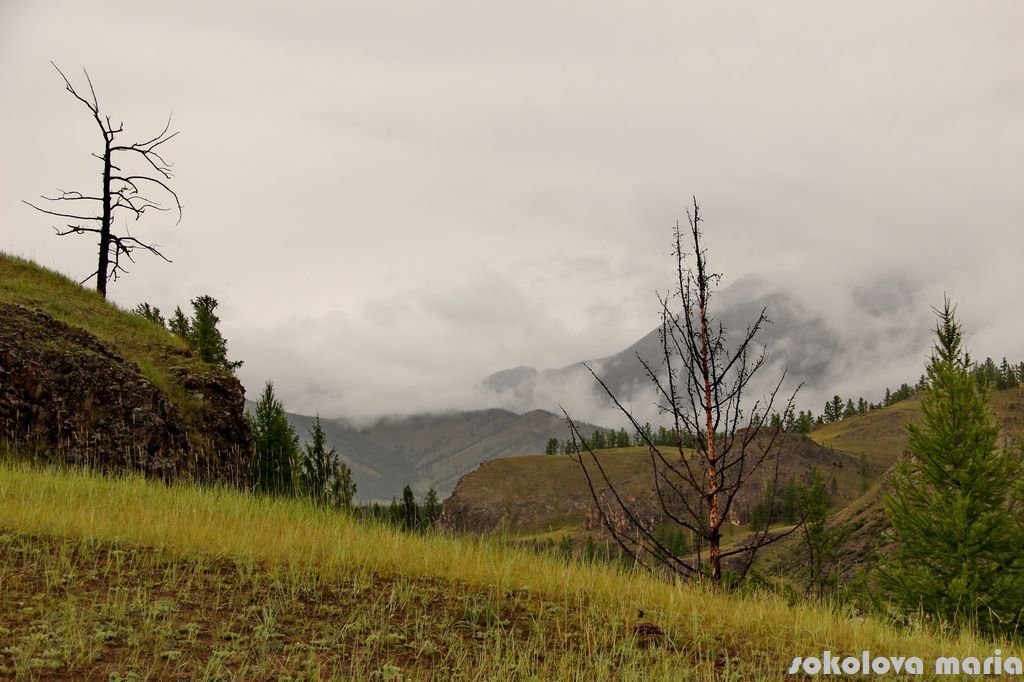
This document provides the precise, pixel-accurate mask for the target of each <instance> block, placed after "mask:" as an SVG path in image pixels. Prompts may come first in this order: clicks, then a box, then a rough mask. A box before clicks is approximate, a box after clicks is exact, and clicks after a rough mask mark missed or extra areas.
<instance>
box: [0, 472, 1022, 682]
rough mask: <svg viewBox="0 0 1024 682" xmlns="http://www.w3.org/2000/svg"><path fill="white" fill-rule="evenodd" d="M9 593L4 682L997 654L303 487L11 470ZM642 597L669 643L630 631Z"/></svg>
mask: <svg viewBox="0 0 1024 682" xmlns="http://www.w3.org/2000/svg"><path fill="white" fill-rule="evenodd" d="M0 603H2V604H4V605H6V606H8V608H4V609H0V675H4V674H8V675H10V674H14V675H17V676H24V677H30V676H53V677H61V678H75V679H80V678H83V677H90V678H100V677H102V678H108V677H109V678H110V679H125V678H126V677H128V676H132V675H134V676H140V677H160V678H164V677H179V678H197V677H206V678H224V677H235V678H242V679H268V678H295V677H303V678H310V677H319V678H342V679H518V678H530V679H587V680H589V679H612V678H617V679H645V680H647V679H671V680H711V679H717V680H775V679H783V678H785V677H786V675H785V670H786V668H787V667H788V665H789V662H790V660H791V659H792V657H793V656H795V655H811V654H814V653H818V654H820V652H821V651H822V650H823V649H830V650H831V651H834V652H845V653H859V652H860V651H862V650H865V649H867V650H870V651H872V652H873V653H882V654H886V655H887V654H893V655H898V654H904V655H917V656H921V657H923V658H925V660H926V661H927V660H929V659H931V658H934V657H935V656H938V655H940V654H941V655H960V656H965V655H969V654H981V655H987V653H988V652H990V651H991V649H992V646H993V645H992V643H989V642H984V641H979V640H976V639H974V638H973V637H972V636H970V635H950V634H948V633H947V634H936V633H932V632H929V631H927V630H915V631H901V630H898V629H895V628H893V627H891V626H889V625H886V624H884V623H881V622H878V621H875V620H871V619H863V618H849V617H847V616H845V615H842V614H837V613H834V612H832V611H831V610H829V609H827V608H824V607H820V606H805V605H800V604H796V605H794V604H791V603H788V602H787V601H785V600H783V599H780V598H777V597H774V596H770V595H766V594H756V595H751V594H748V595H737V596H729V595H722V594H714V593H711V592H708V591H705V590H704V589H701V588H699V587H695V586H691V585H671V584H667V583H664V582H660V581H658V580H655V579H653V578H652V577H650V576H649V575H647V574H645V573H639V572H633V571H627V570H621V569H614V568H610V567H608V566H600V565H591V564H588V563H581V562H566V561H564V560H559V559H556V558H553V557H547V556H538V555H534V554H531V553H528V552H526V551H523V550H517V549H513V548H509V547H507V546H503V545H501V544H500V543H498V542H493V541H487V540H472V539H457V538H454V537H451V536H448V535H430V536H410V535H405V534H403V533H401V532H398V531H396V530H393V529H390V528H384V527H378V526H372V525H363V524H359V523H356V522H353V521H351V520H349V519H348V518H347V517H345V516H343V515H339V514H337V513H331V512H326V511H322V510H318V509H316V508H313V507H310V506H307V505H306V504H303V503H301V502H297V501H293V500H274V499H265V498H259V497H252V496H245V495H242V494H238V493H235V492H231V491H228V490H224V489H202V488H197V487H191V486H186V485H179V486H173V487H168V486H165V485H162V484H159V483H152V482H148V481H145V480H142V479H140V478H136V477H123V478H119V479H116V480H111V479H105V478H101V477H97V476H94V475H91V474H85V473H77V472H58V471H39V470H33V469H29V468H25V467H20V466H11V465H8V464H0ZM638 608H642V609H643V610H644V611H645V612H646V614H645V616H644V618H645V620H651V621H654V622H656V623H657V624H658V625H659V626H660V627H662V628H663V629H664V632H665V635H666V638H667V639H666V641H665V642H664V643H662V644H661V645H657V646H649V647H644V646H642V644H643V640H638V638H637V636H635V635H634V634H633V632H632V626H633V625H634V624H636V620H637V615H636V611H637V609H638ZM1002 651H1003V656H1004V657H1005V656H1008V655H1011V651H1015V650H1013V649H1012V648H1011V647H1009V646H1005V645H1004V646H1003V647H1002Z"/></svg>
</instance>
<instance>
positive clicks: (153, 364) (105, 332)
mask: <svg viewBox="0 0 1024 682" xmlns="http://www.w3.org/2000/svg"><path fill="white" fill-rule="evenodd" d="M0 302H2V303H10V304H13V305H20V306H23V307H25V308H29V309H32V310H40V311H42V312H44V313H46V314H47V315H49V316H50V317H53V318H54V319H56V320H59V321H61V322H64V323H66V324H68V325H70V326H72V327H80V328H82V329H84V330H86V331H87V332H89V333H91V334H93V335H94V336H96V337H97V338H98V339H99V340H100V341H101V342H102V343H103V344H104V345H105V346H107V347H108V348H110V349H111V350H113V351H114V352H116V353H117V354H119V355H121V356H122V357H124V358H125V359H127V360H130V361H132V362H134V363H135V364H136V365H138V367H139V369H140V370H141V372H142V373H143V375H144V376H145V377H146V378H147V379H149V380H150V381H152V382H153V383H154V384H156V385H157V386H158V387H159V388H160V389H161V390H162V391H163V392H164V394H165V395H166V396H167V397H168V398H169V399H170V400H171V401H172V402H173V403H175V405H177V407H178V408H179V409H181V410H182V412H183V413H184V414H188V413H189V412H190V408H191V403H190V398H189V396H188V394H187V392H186V391H184V390H183V389H182V388H181V387H180V386H178V384H177V382H176V379H175V375H174V373H173V372H172V370H174V369H185V370H187V371H188V372H189V373H190V374H198V373H201V372H208V371H212V369H213V368H210V367H209V366H208V365H206V363H204V362H202V361H201V360H199V359H197V358H194V357H189V356H188V355H187V354H186V353H185V343H184V342H183V341H182V340H181V339H179V338H177V337H176V336H174V335H173V334H171V333H170V332H168V331H166V330H165V329H161V328H160V327H159V326H158V325H155V324H153V323H152V322H149V321H148V320H145V319H143V318H142V317H139V316H138V315H134V314H132V313H130V312H128V311H125V310H122V309H121V308H119V307H118V306H116V305H114V304H113V303H110V302H109V301H105V300H104V299H103V298H102V297H101V296H100V295H99V294H98V293H97V292H95V291H93V290H91V289H86V288H84V287H83V286H82V285H80V284H78V283H77V282H74V281H72V280H70V279H68V278H67V277H65V276H64V275H61V274H59V273H56V272H53V271H52V270H47V269H46V268H43V267H41V266H39V265H36V264H35V263H32V262H30V261H27V260H24V259H21V258H16V257H14V256H9V255H7V254H4V253H0Z"/></svg>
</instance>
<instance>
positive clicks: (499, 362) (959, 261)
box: [0, 0, 1024, 416]
mask: <svg viewBox="0 0 1024 682" xmlns="http://www.w3.org/2000/svg"><path fill="white" fill-rule="evenodd" d="M104 7H105V8H106V9H103V8H104ZM1022 25H1024V5H1022V4H1021V3H1019V2H960V3H947V2H928V3H920V2H913V3H910V2H908V3H892V2H877V3H856V4H851V3H825V2H804V3H763V2H750V3H742V2H730V3H710V2H700V3H697V2H679V1H678V0H674V1H672V2H650V3H598V2H592V1H590V2H582V1H581V2H551V1H550V0H548V1H545V2H514V3H511V2H509V3H495V2H479V1H475V2H468V1H467V2H450V1H447V0H435V1H434V2H429V3H428V2H396V3H384V2H361V3H356V2H343V1H338V0H331V1H324V2H291V3H277V2H238V3H229V2H199V1H181V2H173V3H150V2H138V3H130V4H128V5H125V4H124V3H82V2H29V1H28V0H0V85H2V92H3V100H4V106H3V107H0V148H2V150H3V160H2V162H0V173H2V175H0V249H2V250H4V251H7V252H10V253H15V254H18V255H22V256H26V257H29V258H32V259H35V260H37V261H39V262H41V263H44V264H46V265H48V266H50V267H53V268H56V269H58V270H60V271H62V272H65V273H68V274H69V275H71V276H74V277H76V278H79V279H81V278H82V277H85V276H86V275H88V273H90V272H92V271H93V269H94V268H95V257H96V256H95V246H94V244H93V243H92V241H91V240H90V239H88V238H85V237H77V238H76V237H65V238H58V237H56V236H54V234H53V231H52V229H51V228H50V224H51V223H50V221H49V220H48V219H47V217H46V216H43V215H40V214H37V213H35V212H33V211H32V210H31V209H30V208H28V207H27V206H25V205H24V204H22V203H20V200H22V199H32V198H34V197H37V196H38V195H39V194H42V193H49V192H52V191H53V190H54V189H55V188H58V187H59V188H62V189H80V190H83V191H87V190H95V188H97V187H98V181H99V175H98V173H99V168H98V166H97V162H96V161H95V159H92V158H91V157H90V156H89V154H90V152H93V151H97V150H98V145H99V143H100V137H99V134H98V131H97V129H96V127H95V123H94V122H93V121H92V120H91V119H90V117H89V112H88V111H87V110H86V109H85V108H84V106H82V105H81V103H79V102H77V101H75V100H74V99H72V98H71V96H70V95H68V93H66V92H65V91H64V90H63V84H62V82H61V80H60V78H59V76H58V74H57V73H56V72H55V71H54V70H53V68H52V67H51V66H50V63H49V62H50V61H51V60H53V61H54V62H56V63H57V64H58V65H59V66H60V67H61V68H62V69H64V71H65V72H66V73H67V74H68V75H69V76H70V77H71V78H72V80H73V82H75V83H76V84H78V85H80V86H83V87H84V80H83V77H82V69H83V68H86V69H88V71H89V73H90V75H91V76H92V80H93V83H94V84H95V87H96V91H97V93H98V95H99V99H100V104H101V107H102V108H103V109H104V110H105V111H106V112H107V113H109V114H110V115H111V116H112V117H113V119H114V120H115V122H116V121H121V120H123V121H124V123H125V135H126V136H127V137H126V139H127V138H128V137H136V136H137V137H138V138H147V137H150V136H152V135H154V134H155V133H156V132H159V130H160V128H161V127H162V126H163V124H164V122H165V120H166V117H167V115H168V114H169V113H171V112H173V126H174V128H176V129H179V130H180V131H181V134H180V135H179V136H178V137H177V138H175V139H174V140H173V141H172V142H170V143H168V144H167V145H166V155H167V158H168V159H169V160H171V161H173V163H174V164H175V172H176V177H175V179H174V187H175V188H176V189H177V191H178V193H179V194H180V196H181V198H182V203H183V204H184V216H183V219H182V220H181V222H180V224H175V223H174V221H173V220H166V219H163V218H162V217H152V218H151V217H149V216H147V218H146V219H145V220H144V221H142V222H140V223H138V225H137V226H135V227H134V228H133V229H134V231H135V232H136V233H137V234H138V236H140V237H143V236H144V237H147V238H150V239H152V240H153V241H155V242H158V243H159V244H160V245H162V246H163V247H164V251H165V253H166V254H167V255H168V256H169V257H170V258H171V259H172V260H173V261H174V263H173V264H166V263H163V262H161V261H158V260H155V259H153V258H146V257H141V258H140V262H139V263H138V265H137V266H135V267H134V268H132V269H131V273H130V274H129V275H128V276H126V277H124V278H122V279H121V280H119V281H117V282H116V283H112V284H111V287H110V298H111V299H112V300H114V301H116V302H118V303H119V304H122V305H124V306H129V307H130V306H132V305H134V304H135V303H137V302H139V301H143V300H145V301H150V302H152V303H154V304H156V305H158V306H159V307H160V308H162V309H163V310H164V311H165V312H166V311H169V310H173V308H174V306H175V305H176V304H187V301H188V299H189V298H191V297H194V296H196V295H197V294H201V293H209V294H211V295H213V296H214V297H216V298H217V299H218V300H219V301H220V304H221V308H220V309H219V311H220V313H221V316H222V319H223V322H222V327H223V331H224V332H225V334H226V336H227V338H228V342H229V351H230V356H231V357H232V358H235V359H241V360H244V361H245V365H244V366H243V367H242V368H241V370H240V371H239V377H240V378H241V379H242V381H243V383H244V384H245V385H246V387H247V389H248V391H249V394H250V396H253V395H255V394H256V393H258V391H259V389H260V388H261V386H262V383H263V381H264V380H265V379H267V378H273V379H274V381H275V385H276V386H277V388H278V391H279V393H280V394H281V395H282V396H283V397H284V400H285V403H286V406H287V407H288V408H289V409H292V410H294V411H302V412H312V411H317V410H318V411H319V412H320V413H322V414H324V415H325V416H326V415H331V416H334V415H341V414H345V415H350V416H367V415H372V414H376V413H383V412H390V413H403V412H412V411H418V410H425V409H444V408H449V407H463V408H464V407H474V406H476V407H486V406H487V405H482V404H479V402H480V398H479V397H478V394H477V392H476V387H477V385H478V383H479V381H480V380H481V379H483V378H484V377H485V376H487V375H488V374H490V373H492V372H494V371H497V370H500V369H505V368H509V367H514V366H516V365H532V366H536V367H541V368H544V367H559V366H562V365H566V364H569V363H571V362H574V361H578V360H582V359H586V358H592V357H601V356H604V355H608V354H611V353H614V352H617V351H619V350H621V349H623V348H625V347H626V346H628V345H629V344H630V343H632V342H633V341H635V340H636V339H637V338H639V337H640V336H642V335H643V334H645V333H647V332H648V331H650V329H651V328H653V327H654V326H655V324H656V322H657V318H656V315H657V304H656V300H655V298H654V292H655V290H658V289H664V288H666V287H668V286H669V285H670V277H671V270H672V261H671V259H670V258H669V257H668V251H669V242H670V237H671V226H672V224H673V222H674V221H675V220H676V219H677V218H681V217H684V216H685V214H684V211H685V208H686V205H687V203H688V201H689V197H690V196H691V195H696V196H697V197H698V199H699V201H700V202H701V204H702V206H703V209H704V214H705V218H706V220H707V222H706V231H707V244H708V246H709V249H710V255H711V259H712V261H713V264H714V265H715V267H716V269H717V270H719V271H721V272H723V273H724V274H725V281H724V283H725V284H728V283H729V282H730V281H735V280H737V279H739V278H740V277H743V276H744V275H749V274H756V275H759V276H761V277H763V278H765V279H767V280H769V281H770V282H773V283H775V284H777V285H778V286H780V287H782V288H784V289H786V290H789V291H792V292H793V293H794V294H795V295H797V296H798V297H800V298H801V299H803V300H804V301H805V302H806V303H807V304H808V306H810V307H811V308H812V309H814V310H817V311H820V312H821V313H822V314H823V315H824V316H825V317H826V319H828V321H829V323H830V324H831V325H833V326H834V327H835V328H836V329H838V330H844V329H861V328H863V327H862V324H861V322H862V320H861V317H862V316H864V315H866V314H868V313H866V312H865V310H864V306H863V303H864V299H865V296H866V297H868V298H870V299H871V305H875V307H878V308H879V309H880V310H882V311H885V310H886V305H885V304H886V303H887V301H889V300H890V297H891V300H893V301H896V302H899V305H898V306H895V307H894V308H893V310H897V311H899V312H898V315H900V316H901V317H902V318H905V319H901V323H904V324H906V325H909V326H918V327H922V326H929V325H930V324H931V320H930V319H929V314H930V313H929V310H928V306H929V305H931V304H938V303H939V302H940V301H941V297H942V292H943V291H947V292H949V293H950V295H952V296H953V297H954V299H955V300H957V301H958V302H959V304H960V312H961V317H962V319H963V320H964V322H965V323H966V324H967V326H968V332H969V337H968V338H969V342H970V345H971V347H972V348H973V349H974V350H975V352H976V353H979V354H981V355H982V356H984V355H986V354H991V355H996V356H1002V355H1009V356H1010V357H1011V359H1018V360H1020V359H1024V344H1022V343H1021V338H1022V333H1024V304H1022V302H1021V296H1020V283H1021V276H1020V272H1021V266H1020V263H1021V261H1022V246H1024V237H1022V236H1021V235H1022V231H1021V229H1020V227H1021V218H1022V217H1024V191H1022V188H1021V182H1022V179H1024V172H1022V169H1021V164H1022V160H1024V70H1022V69H1021V65H1022V63H1024V47H1022V42H1021V40H1020V29H1021V26H1022ZM854 292H858V293H857V294H856V295H854ZM858 302H859V303H860V304H861V305H858ZM908 302H909V305H907V303H908ZM871 305H869V306H867V307H869V308H870V307H871ZM924 350H925V349H922V354H923V352H924ZM921 362H923V356H921V355H919V356H917V357H912V358H909V359H908V360H907V363H908V364H907V366H906V374H905V375H903V376H894V377H892V382H893V383H898V382H899V381H902V380H904V379H908V378H913V377H916V376H917V374H919V373H920V368H921ZM870 370H871V368H870V367H865V368H864V371H865V372H869V371H870ZM841 388H842V387H837V390H838V389H841Z"/></svg>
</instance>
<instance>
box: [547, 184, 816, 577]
mask: <svg viewBox="0 0 1024 682" xmlns="http://www.w3.org/2000/svg"><path fill="white" fill-rule="evenodd" d="M687 217H688V222H689V228H690V229H689V230H688V237H689V239H690V240H691V242H692V248H693V257H694V259H695V266H694V267H693V268H690V267H687V265H686V262H685V261H686V258H685V254H684V251H683V232H682V231H681V230H680V228H679V225H678V224H677V225H676V229H675V233H674V237H675V257H676V274H677V282H676V287H675V291H674V292H673V293H672V294H671V295H665V296H661V297H659V299H660V302H661V308H662V314H661V330H660V334H659V335H660V340H661V351H662V352H661V358H660V360H661V362H660V363H652V362H651V361H649V360H647V359H645V358H642V357H639V356H638V359H639V361H640V363H641V364H642V366H643V367H644V370H645V372H646V373H647V376H648V379H650V380H651V382H652V384H653V386H654V388H655V391H656V393H657V395H658V398H659V403H658V407H659V410H660V411H661V413H662V414H663V415H665V416H667V417H668V418H669V419H670V420H671V421H672V423H673V425H674V429H675V434H676V438H677V443H676V447H675V448H673V449H674V452H673V453H666V452H664V451H663V450H666V449H667V448H663V447H662V448H659V447H658V446H656V445H655V443H654V442H652V439H651V437H650V435H649V434H648V433H647V432H646V431H645V430H644V429H643V428H641V426H640V423H639V422H638V420H637V419H635V418H634V417H633V415H632V414H631V413H630V412H629V410H627V409H626V408H625V407H623V405H622V403H621V402H620V401H619V400H618V398H617V397H616V396H615V395H614V393H613V392H612V391H611V389H609V387H608V386H607V384H606V383H605V382H604V381H603V380H602V379H601V378H600V377H599V376H598V375H597V373H596V372H595V371H594V369H593V368H591V367H589V366H588V367H587V368H588V369H589V370H590V372H591V374H593V376H594V378H595V379H596V380H597V382H598V383H599V384H600V385H601V387H602V388H603V389H604V391H605V392H606V394H607V395H608V397H609V398H610V399H611V400H612V401H613V402H614V404H615V405H616V406H617V407H618V408H619V410H620V411H621V412H622V414H623V415H624V416H625V417H626V418H627V419H628V421H629V422H630V423H631V424H632V426H633V427H634V428H635V429H636V430H637V433H639V434H640V437H641V440H642V442H643V444H644V445H645V446H646V448H647V450H648V452H649V463H650V468H651V473H652V475H653V481H654V491H653V493H654V497H655V499H656V500H657V502H658V505H659V506H660V512H661V514H662V516H663V517H664V519H666V520H667V521H668V522H670V523H673V524H675V525H677V526H680V527H682V528H685V529H687V530H688V531H689V532H691V533H693V534H694V536H695V537H696V538H697V547H696V552H695V554H694V555H692V556H679V555H677V554H676V553H675V552H674V551H673V550H672V549H671V548H670V547H668V546H667V545H666V544H665V543H664V542H662V541H661V540H660V539H659V537H657V535H656V534H655V532H654V531H655V529H654V528H653V525H654V524H652V523H650V522H649V521H645V519H644V518H643V517H642V514H640V513H639V511H638V510H637V509H635V508H633V507H632V505H631V504H630V503H627V502H626V501H625V500H624V498H623V496H621V495H620V494H619V492H618V491H617V490H616V489H615V486H614V485H612V483H611V481H610V479H609V477H608V474H607V472H606V470H605V468H604V466H603V465H602V463H601V461H600V459H598V457H597V456H596V455H595V453H594V451H593V450H592V449H591V447H590V446H589V445H588V443H587V441H586V439H585V438H583V436H582V434H581V433H580V432H579V430H578V429H577V427H576V424H575V422H574V421H573V420H572V418H571V417H570V416H569V415H568V413H566V420H567V422H568V424H569V428H570V432H571V434H572V441H573V444H574V448H573V449H574V457H575V459H576V461H577V463H578V464H579V465H580V466H581V467H582V469H583V473H584V475H585V478H586V480H587V483H588V486H589V488H590V492H591V496H592V498H593V500H594V504H595V507H596V508H597V511H598V515H599V517H600V518H601V519H602V522H603V523H604V525H605V527H606V529H607V530H608V531H609V532H610V533H611V535H612V537H613V538H614V540H615V541H616V542H617V543H618V545H619V546H620V547H621V548H622V549H623V550H624V551H625V552H626V553H627V554H629V555H630V556H632V557H633V558H634V559H635V560H636V561H637V562H638V563H640V564H642V565H644V566H648V567H652V568H653V567H655V566H660V567H662V568H664V569H667V570H669V571H670V572H672V573H674V574H677V575H681V576H690V577H697V576H706V577H707V578H709V579H710V581H711V582H712V584H714V585H719V584H720V583H721V582H722V577H723V574H722V562H723V560H724V559H726V558H728V557H733V556H737V555H742V558H743V560H744V561H745V564H744V566H745V568H744V572H745V570H746V568H749V566H750V563H751V562H752V561H753V558H754V555H755V554H756V552H757V550H758V549H760V548H761V547H763V546H764V545H766V544H769V543H770V542H774V541H776V540H778V539H780V538H782V537H785V536H786V535H788V534H789V533H791V532H793V530H788V531H783V532H776V533H773V532H771V531H770V530H769V529H764V530H757V531H756V532H755V533H754V534H753V535H752V536H751V537H750V538H749V539H748V540H747V541H746V542H744V543H743V544H742V545H740V546H739V547H738V548H733V549H730V550H728V551H726V552H723V551H722V546H721V544H722V543H721V541H722V525H723V524H724V523H726V522H727V520H728V519H729V517H730V513H731V512H734V510H733V505H734V503H735V500H736V497H737V495H738V494H739V493H740V491H741V490H743V489H744V488H745V487H746V486H747V484H748V483H749V482H750V481H751V480H752V478H753V477H755V476H760V477H761V478H762V479H764V478H768V480H772V481H774V480H776V479H777V478H778V454H779V443H780V432H781V430H782V427H781V420H779V425H775V426H773V425H771V422H770V419H769V418H770V415H771V413H772V410H773V408H774V406H775V405H776V403H777V398H778V395H779V392H780V389H781V387H782V382H783V380H784V378H785V372H783V374H782V377H780V378H779V380H778V382H777V383H776V384H775V385H774V388H773V389H772V390H771V391H769V393H768V395H767V396H765V397H763V398H761V399H758V400H754V401H753V402H751V401H750V400H749V398H747V396H746V389H747V387H748V384H749V383H750V381H751V379H752V378H753V376H754V375H755V373H756V372H757V371H758V370H759V369H761V368H762V367H763V366H764V363H765V361H766V360H767V350H766V349H762V350H761V351H760V353H758V354H757V355H756V356H755V357H753V358H752V357H751V355H750V352H751V351H752V350H754V345H753V344H754V341H755V337H756V336H757V334H758V332H759V331H760V329H761V328H762V327H763V325H765V324H767V323H769V320H768V317H767V311H766V310H762V311H761V313H760V315H759V316H758V317H757V319H756V320H754V322H753V323H752V324H750V325H749V326H748V327H747V329H746V332H745V333H744V334H743V335H742V336H741V337H740V340H739V341H738V343H737V344H736V345H735V346H734V347H733V348H732V349H731V350H729V346H728V344H727V342H726V341H727V339H726V330H725V329H724V328H723V327H722V325H721V324H718V325H717V326H716V325H715V324H714V318H713V317H712V315H711V312H710V303H711V299H712V295H713V290H714V288H715V287H716V286H717V284H718V282H719V281H720V279H721V277H720V275H718V274H715V273H711V272H709V271H708V266H707V253H706V250H705V249H704V247H703V245H702V241H701V240H702V236H703V235H702V232H701V229H700V223H701V222H702V218H701V216H700V207H699V206H698V205H697V202H696V199H695V200H694V203H693V210H692V213H690V212H688V213H687ZM677 302H678V303H677ZM676 305H679V306H680V307H681V308H682V311H681V312H675V311H674V307H675V306H676ZM795 395H796V391H794V392H793V394H791V395H790V396H789V398H788V400H787V401H786V404H785V406H784V409H783V410H782V414H787V413H788V412H789V411H790V409H791V408H792V405H793V400H794V398H795ZM691 444H692V447H691ZM769 463H771V464H773V465H774V466H766V465H769ZM613 517H614V519H617V520H621V519H625V520H626V524H625V526H627V529H626V530H625V531H624V530H623V523H621V522H614V523H613V521H612V519H613ZM794 529H795V527H794ZM705 546H706V547H707V549H708V557H707V563H706V564H705V563H704V560H703V556H702V554H703V547H705Z"/></svg>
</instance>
